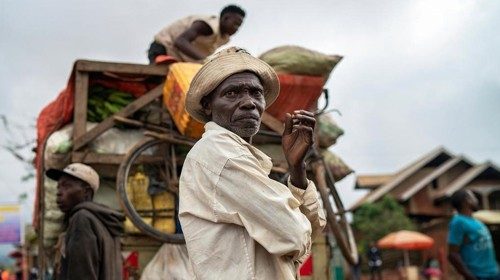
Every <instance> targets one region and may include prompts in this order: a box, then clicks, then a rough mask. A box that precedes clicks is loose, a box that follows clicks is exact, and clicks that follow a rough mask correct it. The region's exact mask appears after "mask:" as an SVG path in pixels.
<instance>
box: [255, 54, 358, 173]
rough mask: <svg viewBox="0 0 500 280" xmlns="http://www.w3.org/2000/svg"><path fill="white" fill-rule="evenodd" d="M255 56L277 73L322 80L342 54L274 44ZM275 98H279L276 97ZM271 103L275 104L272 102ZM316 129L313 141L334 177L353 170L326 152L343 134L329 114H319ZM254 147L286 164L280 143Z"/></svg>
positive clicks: (280, 165)
mask: <svg viewBox="0 0 500 280" xmlns="http://www.w3.org/2000/svg"><path fill="white" fill-rule="evenodd" d="M259 58H260V59H262V60H264V61H265V62H266V63H267V64H269V65H270V66H271V67H273V69H274V70H275V71H276V72H277V73H278V74H292V75H303V76H308V77H321V78H323V82H326V81H327V80H328V77H329V76H330V74H331V72H332V71H333V69H334V68H335V66H336V65H337V64H338V63H339V62H340V61H341V60H342V56H339V55H327V54H323V53H321V52H317V51H314V50H309V49H306V48H303V47H299V46H281V47H277V48H274V49H271V50H269V51H267V52H265V53H263V54H262V55H260V57H259ZM280 94H282V93H280ZM276 102H280V100H277V101H276ZM272 106H275V104H273V105H272ZM270 113H272V112H270ZM275 117H276V116H275ZM316 131H317V142H318V143H317V144H318V146H319V148H320V150H321V155H322V156H323V159H324V160H325V163H326V164H327V166H328V167H329V169H330V171H331V172H332V174H333V177H334V178H335V180H336V181H339V180H342V179H343V178H344V177H346V176H347V175H349V174H351V173H352V172H353V170H352V169H351V168H350V167H349V166H347V164H345V162H344V161H343V160H342V159H341V158H340V157H338V156H337V155H335V154H334V153H332V152H330V151H329V150H328V148H329V147H331V146H333V145H334V144H335V143H336V142H337V139H338V138H339V137H340V136H342V135H343V134H344V130H343V129H342V128H340V127H339V126H338V125H337V123H336V122H335V121H334V120H333V119H332V118H331V117H330V116H328V115H321V116H320V117H319V119H318V124H317V127H316ZM257 148H259V149H260V150H261V151H263V152H264V153H265V154H267V155H268V156H270V157H271V158H272V159H273V164H274V166H278V167H283V168H287V166H286V160H285V156H284V155H283V151H282V148H281V145H279V144H265V145H257Z"/></svg>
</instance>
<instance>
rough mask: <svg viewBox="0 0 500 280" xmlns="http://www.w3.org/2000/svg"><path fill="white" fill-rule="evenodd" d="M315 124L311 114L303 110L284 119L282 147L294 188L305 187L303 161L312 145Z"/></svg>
mask: <svg viewBox="0 0 500 280" xmlns="http://www.w3.org/2000/svg"><path fill="white" fill-rule="evenodd" d="M315 124H316V119H315V118H314V115H313V113H311V112H308V111H304V110H297V111H294V112H293V114H288V113H287V115H286V118H285V131H284V132H283V138H282V146H283V152H284V153H285V157H286V160H287V162H288V166H289V169H290V179H291V181H292V184H293V185H294V186H296V187H301V188H305V187H306V186H307V179H306V172H305V163H304V159H305V157H306V155H307V152H308V151H309V149H310V148H311V146H312V145H313V144H314V126H315Z"/></svg>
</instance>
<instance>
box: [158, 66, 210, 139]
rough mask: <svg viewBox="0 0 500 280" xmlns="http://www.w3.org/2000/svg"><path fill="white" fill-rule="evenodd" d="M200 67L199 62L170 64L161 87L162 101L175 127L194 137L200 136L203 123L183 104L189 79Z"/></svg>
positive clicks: (202, 130) (182, 132) (185, 134)
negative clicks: (192, 115)
mask: <svg viewBox="0 0 500 280" xmlns="http://www.w3.org/2000/svg"><path fill="white" fill-rule="evenodd" d="M200 68H201V64H197V63H189V62H179V63H174V64H172V65H171V66H170V68H169V72H168V75H167V80H166V81H165V86H164V87H163V102H164V104H165V107H167V110H168V112H169V113H170V115H171V116H172V119H173V121H174V123H175V125H176V126H177V129H178V130H179V132H180V133H181V134H182V135H184V136H188V137H191V138H194V139H199V138H201V135H202V134H203V132H204V125H203V124H202V123H200V122H198V121H196V120H195V119H193V118H192V117H191V116H190V115H189V114H188V112H187V111H186V109H185V107H184V104H185V102H186V94H187V91H188V89H189V85H190V83H191V80H192V79H193V77H194V75H195V74H196V73H197V72H198V70H200Z"/></svg>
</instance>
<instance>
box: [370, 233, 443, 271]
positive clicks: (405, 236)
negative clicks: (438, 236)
mask: <svg viewBox="0 0 500 280" xmlns="http://www.w3.org/2000/svg"><path fill="white" fill-rule="evenodd" d="M433 245H434V239H432V238H431V237H429V236H427V235H425V234H422V233H420V232H416V231H409V230H400V231H396V232H392V233H389V234H388V235H386V236H384V237H382V238H381V239H380V240H379V241H378V242H377V246H378V247H379V248H383V249H384V248H385V249H400V250H404V257H405V266H408V265H409V263H410V258H409V255H408V250H424V249H429V248H431V247H432V246H433Z"/></svg>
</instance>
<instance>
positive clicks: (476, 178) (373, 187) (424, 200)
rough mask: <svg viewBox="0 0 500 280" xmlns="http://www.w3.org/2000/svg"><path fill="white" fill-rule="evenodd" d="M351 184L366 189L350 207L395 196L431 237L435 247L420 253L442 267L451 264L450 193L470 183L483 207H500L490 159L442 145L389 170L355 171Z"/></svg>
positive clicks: (498, 173)
mask: <svg viewBox="0 0 500 280" xmlns="http://www.w3.org/2000/svg"><path fill="white" fill-rule="evenodd" d="M355 189H360V190H361V189H364V190H369V191H370V192H369V193H367V195H366V196H364V197H363V198H361V199H360V200H359V201H358V202H357V203H356V204H355V205H354V206H353V207H352V208H351V210H352V211H354V212H355V211H356V209H357V208H358V207H359V206H361V205H362V204H364V203H373V202H377V201H378V200H379V199H381V198H382V197H384V196H385V195H391V196H392V197H394V198H395V199H396V200H397V201H398V202H399V203H400V204H401V205H402V206H403V207H404V208H405V210H406V213H407V215H408V216H409V217H410V218H411V219H412V220H413V221H414V222H415V223H416V224H417V226H418V229H419V230H420V231H421V232H423V233H425V234H427V235H429V236H431V237H433V238H434V240H435V248H434V249H433V250H429V251H426V252H424V253H423V255H424V256H423V257H424V258H426V255H427V256H428V255H429V254H432V255H434V256H436V257H438V258H439V259H440V260H441V262H442V266H443V270H444V272H448V271H450V270H451V269H450V268H449V265H448V263H447V260H446V255H447V251H446V250H447V248H446V247H447V234H448V229H447V227H448V222H449V219H450V218H451V216H452V215H453V207H452V206H451V204H450V202H449V198H450V197H451V195H452V194H453V193H454V192H455V191H457V190H460V189H470V190H472V191H473V192H474V194H475V195H476V196H477V198H478V199H479V201H480V204H481V208H482V209H485V210H495V211H500V169H499V168H498V167H497V166H496V165H495V164H493V163H492V162H489V161H487V162H484V163H481V164H476V163H474V162H472V161H471V160H469V159H467V158H466V157H465V156H463V155H455V154H453V153H451V152H450V151H448V150H446V149H445V148H442V147H439V148H436V149H434V150H432V151H431V152H429V153H427V154H426V155H424V156H423V157H421V158H419V159H417V160H416V161H414V162H412V163H411V164H409V165H408V166H406V167H404V168H402V169H401V170H399V171H397V172H395V173H393V174H377V175H359V176H358V177H357V180H356V186H355ZM497 215H500V212H499V213H497ZM488 226H489V228H490V230H491V231H492V236H493V237H494V241H495V248H496V252H497V258H498V253H500V246H499V245H500V240H499V238H498V237H499V236H500V225H499V224H496V223H490V224H488ZM445 274H448V273H445Z"/></svg>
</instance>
